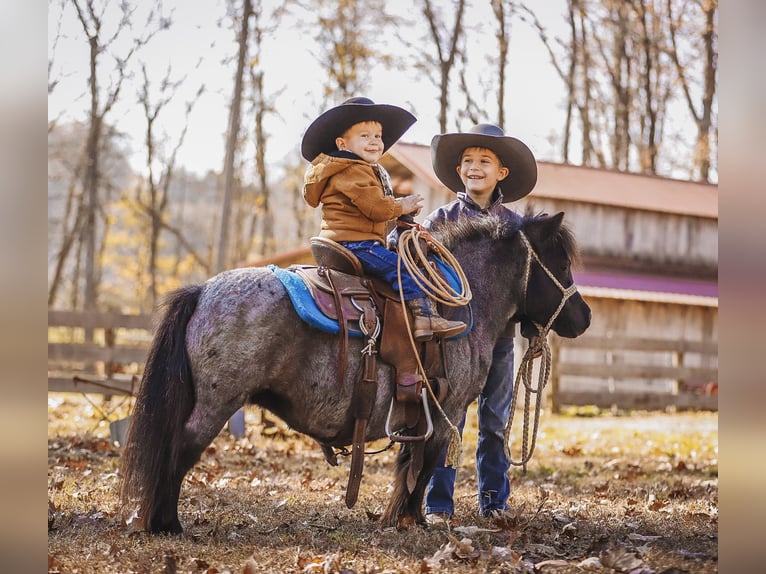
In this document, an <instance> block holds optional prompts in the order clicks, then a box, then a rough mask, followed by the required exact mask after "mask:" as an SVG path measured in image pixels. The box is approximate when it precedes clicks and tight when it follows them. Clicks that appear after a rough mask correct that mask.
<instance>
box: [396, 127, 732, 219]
mask: <svg viewBox="0 0 766 574" xmlns="http://www.w3.org/2000/svg"><path fill="white" fill-rule="evenodd" d="M389 153H390V155H391V157H392V158H393V159H395V160H397V161H398V162H399V163H401V164H402V165H403V166H404V167H406V168H407V169H409V170H410V171H412V172H413V173H414V174H415V175H417V176H418V177H420V178H423V179H424V180H426V181H427V182H429V184H430V185H431V186H433V187H435V188H441V189H444V190H446V189H447V188H446V187H445V186H444V185H442V183H441V182H440V181H439V180H438V178H437V177H436V175H435V174H434V171H433V168H432V166H431V148H430V147H428V146H426V145H422V144H414V143H405V142H398V143H397V144H395V145H394V146H392V147H391V150H390V151H389ZM537 167H538V177H537V186H536V187H535V189H534V190H533V191H532V193H531V194H530V195H529V199H534V198H535V197H539V198H550V199H559V200H565V201H576V202H584V203H594V204H601V205H613V206H616V207H625V208H630V209H644V210H647V211H658V212H663V213H677V214H679V215H692V216H697V217H705V218H711V219H718V186H717V185H714V184H710V183H700V182H692V181H682V180H677V179H670V178H666V177H660V176H654V175H640V174H632V173H625V172H620V171H616V170H609V169H598V168H591V167H582V166H575V165H565V164H558V163H551V162H546V161H539V162H538V163H537Z"/></svg>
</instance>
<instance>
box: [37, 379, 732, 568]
mask: <svg viewBox="0 0 766 574" xmlns="http://www.w3.org/2000/svg"><path fill="white" fill-rule="evenodd" d="M130 406H131V405H130V402H129V400H127V399H116V398H114V399H112V401H111V402H105V401H104V400H103V399H102V398H101V397H95V396H88V397H85V396H79V395H65V394H50V395H49V398H48V507H49V510H48V565H49V566H48V568H49V569H48V571H49V573H54V572H61V573H76V572H83V573H85V572H87V573H91V572H115V573H116V572H119V573H129V572H140V573H150V572H151V573H154V572H157V573H160V572H162V573H175V572H190V573H206V574H214V573H224V572H231V573H247V574H255V573H261V572H263V573H266V572H274V573H282V572H309V573H358V574H361V573H363V572H364V573H378V574H383V573H392V574H393V573H425V572H456V573H457V572H461V573H462V572H507V573H533V572H534V573H537V572H541V573H543V572H551V573H569V572H577V573H582V572H593V573H619V572H628V573H633V574H678V573H705V574H707V573H712V572H718V417H717V414H716V413H677V414H666V413H660V414H658V413H630V414H626V413H622V414H614V413H584V412H582V411H580V412H578V413H570V414H568V415H556V416H554V415H552V414H550V413H548V412H546V413H544V414H543V415H542V420H541V428H540V432H539V434H538V437H537V450H536V452H535V455H534V457H533V459H532V461H531V462H530V463H529V465H528V469H527V473H526V474H524V475H522V473H521V472H520V470H519V469H516V468H513V469H512V471H511V472H512V473H513V477H512V493H511V499H510V505H511V510H509V511H508V512H507V513H506V514H505V515H503V516H501V517H499V518H498V519H495V520H491V519H483V518H480V517H478V515H477V512H476V477H475V472H474V464H475V458H474V450H475V445H476V431H475V421H474V416H473V411H472V412H471V413H470V414H469V418H468V422H467V425H466V432H465V438H464V460H463V464H462V467H461V469H460V472H459V473H458V482H457V485H456V514H455V517H454V521H453V523H452V524H450V525H447V524H444V525H441V526H436V527H427V528H425V527H414V528H410V529H409V530H404V531H397V530H395V529H391V528H382V527H381V525H380V523H379V522H378V517H379V515H380V513H381V512H382V509H383V507H384V505H385V502H386V499H387V496H388V492H387V489H388V486H389V483H390V480H391V476H392V475H391V470H392V468H393V460H394V456H395V452H394V451H393V450H388V451H386V452H384V453H381V454H376V455H372V456H368V457H367V458H366V464H365V469H364V476H363V478H362V485H361V490H360V495H359V500H358V502H357V504H356V506H355V507H354V508H353V509H350V510H349V509H347V508H346V507H345V504H344V493H345V486H346V481H347V478H348V463H349V461H348V460H347V459H343V460H341V464H340V465H339V466H338V467H331V466H329V465H328V464H327V463H326V462H325V460H324V458H323V456H322V454H321V452H320V451H319V448H317V446H316V445H315V444H314V443H313V441H311V440H310V439H307V438H305V437H303V436H301V435H298V434H296V433H294V432H292V431H290V430H289V429H287V428H286V427H285V426H284V425H282V424H281V423H280V422H278V421H275V420H273V419H272V418H271V417H269V416H267V417H266V418H265V419H264V418H262V413H261V411H260V410H258V409H251V410H248V411H247V413H246V418H247V435H246V437H245V438H241V439H235V438H233V437H232V436H231V435H230V434H229V433H228V432H227V431H223V432H222V433H221V435H220V436H219V437H218V438H217V439H216V440H215V441H214V442H213V444H212V445H211V446H210V447H209V448H208V450H207V452H206V453H205V454H204V456H203V459H202V460H201V461H200V462H199V463H198V464H197V465H196V466H195V468H194V469H193V471H192V472H191V473H190V474H189V475H188V476H187V478H186V481H185V483H184V487H183V490H182V493H181V503H180V515H181V521H182V523H183V524H184V526H185V528H186V532H185V534H184V535H182V536H180V537H165V536H151V535H148V534H146V533H142V532H133V531H131V529H130V527H129V526H126V525H125V521H124V517H123V516H121V514H120V511H119V507H118V498H117V488H118V479H119V467H120V450H119V448H118V447H116V446H115V445H114V444H113V443H112V442H111V440H110V433H109V425H108V421H110V420H116V419H119V418H121V417H124V416H126V414H127V413H128V412H129V409H130ZM586 414H587V415H588V416H585V415H586ZM517 420H518V425H517V426H518V428H521V417H520V416H519V417H517ZM516 430H517V429H516V428H514V431H516ZM515 434H516V433H515V432H514V436H515ZM385 444H386V441H382V442H381V443H374V444H371V445H368V446H369V448H373V447H376V446H384V445H385ZM512 452H514V449H513V447H512Z"/></svg>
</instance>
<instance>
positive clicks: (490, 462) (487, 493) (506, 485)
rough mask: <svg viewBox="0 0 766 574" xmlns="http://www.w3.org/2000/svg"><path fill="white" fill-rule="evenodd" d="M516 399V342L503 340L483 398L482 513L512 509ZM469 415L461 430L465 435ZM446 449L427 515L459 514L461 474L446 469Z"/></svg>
mask: <svg viewBox="0 0 766 574" xmlns="http://www.w3.org/2000/svg"><path fill="white" fill-rule="evenodd" d="M512 399H513V339H512V338H501V339H498V341H497V343H496V344H495V348H494V349H493V351H492V365H491V366H490V369H489V374H488V375H487V382H486V384H485V385H484V389H483V390H482V391H481V394H480V395H479V408H478V415H479V421H478V422H479V437H478V441H477V445H476V473H477V475H478V482H479V513H480V514H481V515H482V516H488V515H489V514H490V513H491V512H492V511H494V510H505V509H506V508H508V496H509V495H510V482H509V480H508V469H509V468H510V461H509V460H508V459H507V458H506V457H505V450H504V448H503V437H504V435H505V425H506V423H507V422H508V415H509V410H510V408H511V400H512ZM464 425H465V415H464V416H463V420H462V421H460V425H459V426H458V429H459V430H460V434H461V436H462V434H463V426H464ZM445 458H446V449H445V451H444V452H443V453H442V455H441V458H440V460H439V461H438V462H437V465H436V469H435V470H434V474H433V477H431V481H430V482H429V483H428V487H427V488H426V514H434V513H445V514H449V515H450V516H452V514H454V511H455V505H454V501H453V493H454V490H455V475H456V473H457V470H456V469H454V468H452V467H447V466H444V460H445Z"/></svg>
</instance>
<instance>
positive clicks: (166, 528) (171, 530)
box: [150, 518, 184, 536]
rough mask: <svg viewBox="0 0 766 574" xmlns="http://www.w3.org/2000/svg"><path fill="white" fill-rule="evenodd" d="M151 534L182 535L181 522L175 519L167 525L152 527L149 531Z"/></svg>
mask: <svg viewBox="0 0 766 574" xmlns="http://www.w3.org/2000/svg"><path fill="white" fill-rule="evenodd" d="M150 532H151V533H152V534H168V535H171V536H178V535H181V534H183V533H184V529H183V526H181V522H180V521H179V520H178V519H177V518H176V519H175V520H173V521H172V522H170V523H169V524H159V525H157V526H154V525H152V528H151V530H150Z"/></svg>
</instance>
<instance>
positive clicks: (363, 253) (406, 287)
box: [340, 241, 425, 301]
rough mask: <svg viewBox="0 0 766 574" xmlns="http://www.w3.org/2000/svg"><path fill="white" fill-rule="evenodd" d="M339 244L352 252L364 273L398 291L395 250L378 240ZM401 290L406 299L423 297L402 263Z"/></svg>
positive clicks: (396, 255) (421, 291)
mask: <svg viewBox="0 0 766 574" xmlns="http://www.w3.org/2000/svg"><path fill="white" fill-rule="evenodd" d="M340 244H341V245H343V246H344V247H345V248H346V249H350V250H351V251H353V252H354V255H356V257H357V259H359V262H360V263H361V264H362V269H364V271H365V273H368V274H369V275H374V276H375V277H380V278H381V279H384V280H385V281H387V282H388V283H389V284H390V285H391V286H392V287H393V289H394V291H395V292H396V293H398V292H399V281H398V279H397V273H398V271H397V259H398V258H399V255H398V254H397V253H396V252H395V251H389V250H388V249H386V248H385V246H383V244H382V243H381V242H380V241H341V242H340ZM402 291H403V293H404V299H405V300H406V301H409V300H410V299H418V298H420V297H425V294H424V293H423V290H422V289H421V288H420V287H418V284H417V283H415V280H414V279H413V278H412V276H411V275H410V274H409V272H408V271H407V268H406V267H404V265H402Z"/></svg>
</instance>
